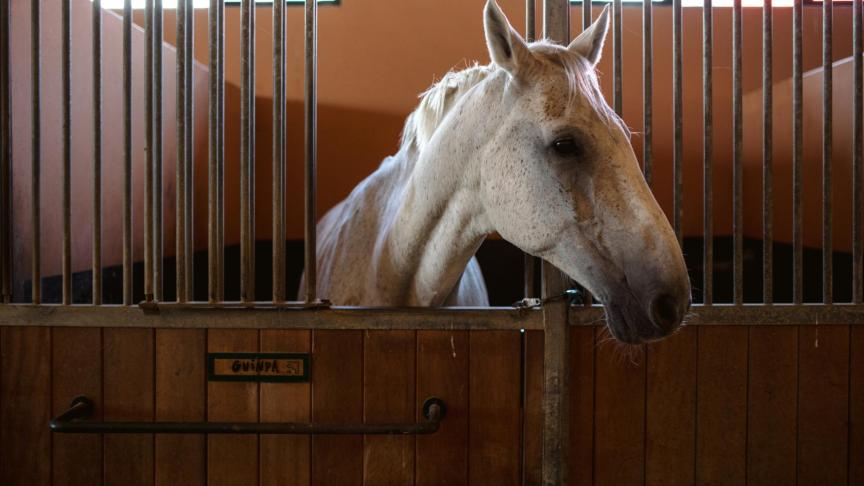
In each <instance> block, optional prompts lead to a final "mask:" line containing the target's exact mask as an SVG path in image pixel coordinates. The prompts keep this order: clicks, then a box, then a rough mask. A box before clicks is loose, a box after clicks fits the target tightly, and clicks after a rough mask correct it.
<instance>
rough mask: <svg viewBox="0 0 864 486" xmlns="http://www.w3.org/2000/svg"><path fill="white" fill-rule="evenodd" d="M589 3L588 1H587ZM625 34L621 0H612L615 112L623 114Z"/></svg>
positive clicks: (613, 100)
mask: <svg viewBox="0 0 864 486" xmlns="http://www.w3.org/2000/svg"><path fill="white" fill-rule="evenodd" d="M586 3H588V2H586ZM622 47H623V35H622V32H621V0H612V51H613V53H612V71H613V73H612V83H613V85H614V89H613V98H612V103H613V104H614V105H615V113H617V114H618V116H621V115H622V114H623V113H624V107H623V102H624V101H623V98H624V87H623V84H622V78H623V66H624V64H623V55H622V54H621V49H622Z"/></svg>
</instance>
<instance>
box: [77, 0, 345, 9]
mask: <svg viewBox="0 0 864 486" xmlns="http://www.w3.org/2000/svg"><path fill="white" fill-rule="evenodd" d="M91 1H92V0H91ZM303 1H304V0H285V3H288V4H302V3H303ZM255 2H256V3H260V4H265V5H272V4H273V1H272V0H255ZM125 3H126V2H125V0H102V8H107V9H110V10H123V5H124V4H125ZM318 3H319V4H321V3H339V0H318ZM145 5H146V0H132V8H135V9H143V8H144V6H145ZM192 5H193V6H194V7H195V8H209V7H210V0H193V1H192ZM225 5H240V0H225ZM162 8H164V9H175V8H177V0H162Z"/></svg>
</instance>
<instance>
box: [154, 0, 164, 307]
mask: <svg viewBox="0 0 864 486" xmlns="http://www.w3.org/2000/svg"><path fill="white" fill-rule="evenodd" d="M163 177H164V176H163V174H162V0H154V4H153V192H154V195H153V291H154V298H155V299H156V300H157V301H161V300H163V298H164V295H163V294H162V288H163V285H164V274H163V271H162V266H163V260H164V259H163V257H162V255H163V247H164V238H163V222H162V217H163V211H162V202H163V201H162V200H163V197H164V195H163V194H162V178H163Z"/></svg>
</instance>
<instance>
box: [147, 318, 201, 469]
mask: <svg viewBox="0 0 864 486" xmlns="http://www.w3.org/2000/svg"><path fill="white" fill-rule="evenodd" d="M206 352H207V334H206V331H199V330H192V329H188V330H182V329H176V330H175V329H159V330H157V331H156V419H157V420H160V421H166V422H184V421H188V422H200V421H203V420H205V418H206V403H205V400H206V381H205V380H206V377H205V370H204V356H205V354H206ZM155 440H156V444H155V447H156V449H155V461H156V468H155V470H156V472H155V474H156V484H157V485H165V486H168V485H174V484H182V485H183V486H199V485H200V486H203V485H204V484H205V482H206V471H207V468H206V463H207V462H206V439H205V437H204V436H203V435H194V434H189V435H186V434H183V435H173V434H162V435H157V436H156V438H155Z"/></svg>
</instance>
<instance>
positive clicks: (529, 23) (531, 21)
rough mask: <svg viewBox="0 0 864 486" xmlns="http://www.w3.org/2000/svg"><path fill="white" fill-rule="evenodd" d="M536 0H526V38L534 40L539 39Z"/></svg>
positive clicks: (529, 40) (530, 40)
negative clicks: (536, 26)
mask: <svg viewBox="0 0 864 486" xmlns="http://www.w3.org/2000/svg"><path fill="white" fill-rule="evenodd" d="M536 10H537V8H536V2H535V1H534V0H525V40H526V41H528V42H534V41H535V40H537V30H536V28H535V25H537V16H536Z"/></svg>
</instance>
